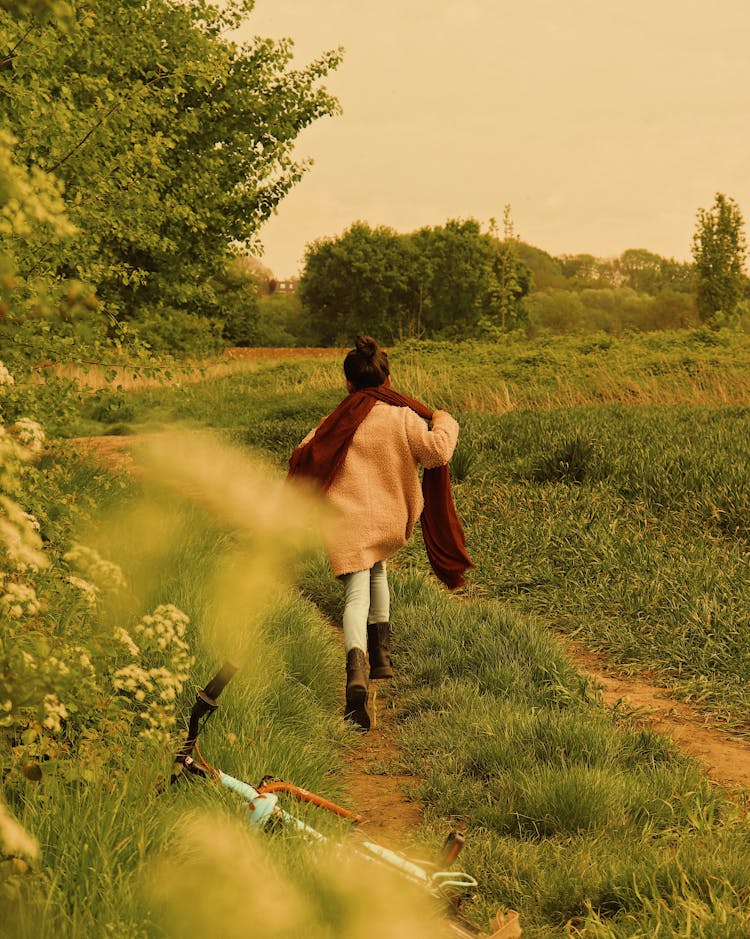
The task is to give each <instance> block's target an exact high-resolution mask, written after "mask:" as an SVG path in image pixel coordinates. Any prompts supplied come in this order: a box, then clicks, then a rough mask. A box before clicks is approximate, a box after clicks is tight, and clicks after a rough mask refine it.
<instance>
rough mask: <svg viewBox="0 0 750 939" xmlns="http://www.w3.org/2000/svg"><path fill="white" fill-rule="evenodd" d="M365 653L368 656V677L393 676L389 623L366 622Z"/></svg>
mask: <svg viewBox="0 0 750 939" xmlns="http://www.w3.org/2000/svg"><path fill="white" fill-rule="evenodd" d="M367 653H368V655H369V656H370V678H393V663H392V662H391V624H390V623H368V625H367Z"/></svg>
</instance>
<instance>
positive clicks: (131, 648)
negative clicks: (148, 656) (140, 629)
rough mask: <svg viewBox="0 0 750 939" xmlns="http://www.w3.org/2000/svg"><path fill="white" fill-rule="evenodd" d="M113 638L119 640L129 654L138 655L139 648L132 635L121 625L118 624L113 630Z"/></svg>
mask: <svg viewBox="0 0 750 939" xmlns="http://www.w3.org/2000/svg"><path fill="white" fill-rule="evenodd" d="M115 639H116V640H117V641H118V642H121V643H122V644H123V645H124V646H125V647H126V648H127V650H128V652H129V653H130V654H131V655H138V654H139V653H140V651H141V650H140V649H139V648H138V646H137V645H136V644H135V643H134V642H133V637H132V636H131V635H130V633H129V632H126V631H125V630H124V629H123V628H122V627H121V626H118V627H117V629H116V630H115Z"/></svg>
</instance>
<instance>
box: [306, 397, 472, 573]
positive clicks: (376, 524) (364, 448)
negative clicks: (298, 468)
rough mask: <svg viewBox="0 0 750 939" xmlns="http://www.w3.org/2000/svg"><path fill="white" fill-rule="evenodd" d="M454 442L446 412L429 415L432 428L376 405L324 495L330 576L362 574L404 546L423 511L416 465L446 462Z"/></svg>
mask: <svg viewBox="0 0 750 939" xmlns="http://www.w3.org/2000/svg"><path fill="white" fill-rule="evenodd" d="M314 433H315V431H314V430H313V431H311V432H310V433H309V434H308V435H307V437H305V439H304V440H303V441H302V443H303V444H304V443H307V441H308V440H310V439H311V438H312V437H313V435H314ZM457 440H458V423H457V422H456V421H455V420H454V419H453V418H452V417H451V415H450V414H448V412H447V411H435V413H434V415H433V418H432V430H430V429H429V428H428V426H427V424H426V423H425V421H423V420H422V418H421V417H419V416H418V415H417V414H415V413H414V411H412V410H411V409H410V408H398V407H393V406H391V405H389V404H384V403H383V402H381V401H378V402H377V403H376V404H375V406H374V407H373V409H372V411H370V413H369V414H368V415H367V417H366V418H365V419H364V420H363V421H362V423H361V424H360V425H359V427H358V428H357V430H356V432H355V434H354V437H353V438H352V442H351V444H350V445H349V450H348V452H347V454H346V459H345V460H344V465H343V467H342V468H341V471H340V472H339V474H338V475H337V477H336V479H335V480H334V481H333V483H332V485H331V486H330V488H329V489H328V492H327V493H326V497H327V501H328V502H329V504H330V505H331V506H332V507H333V509H334V521H333V524H332V526H331V528H330V530H327V531H326V532H325V536H324V537H325V546H326V551H327V553H328V559H329V560H330V562H331V567H332V568H333V573H334V575H335V576H336V577H338V576H340V575H341V574H351V573H352V572H354V571H363V570H367V569H369V568H371V567H372V565H373V564H375V563H376V561H384V560H385V559H386V558H389V557H391V555H393V554H395V553H396V551H398V550H399V548H401V547H403V546H404V545H405V544H406V542H407V541H408V540H409V538H410V537H411V533H412V531H413V530H414V525H415V524H416V522H417V519H418V518H419V516H420V515H421V514H422V509H423V507H424V500H423V499H422V487H421V483H420V478H419V469H418V467H419V465H422V466H425V467H427V468H428V469H429V468H432V467H435V466H442V465H443V464H444V463H447V462H448V460H450V458H451V456H452V455H453V451H454V449H455V447H456V441H457Z"/></svg>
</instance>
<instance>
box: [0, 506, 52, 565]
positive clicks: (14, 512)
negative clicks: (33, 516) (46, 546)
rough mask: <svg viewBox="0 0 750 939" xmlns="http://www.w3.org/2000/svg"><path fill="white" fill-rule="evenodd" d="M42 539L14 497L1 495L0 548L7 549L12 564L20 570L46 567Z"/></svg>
mask: <svg viewBox="0 0 750 939" xmlns="http://www.w3.org/2000/svg"><path fill="white" fill-rule="evenodd" d="M41 547H42V539H41V538H40V537H39V534H38V533H37V532H36V531H34V528H33V527H32V525H31V524H30V522H29V519H28V517H27V513H26V512H24V511H23V510H22V509H21V508H20V506H18V505H17V504H16V503H15V502H14V501H13V500H12V499H9V498H8V497H7V496H0V550H1V549H3V548H4V549H5V553H6V554H7V556H8V561H9V564H10V566H12V567H14V568H15V569H16V570H18V571H25V570H33V571H36V570H39V568H40V567H46V565H47V563H48V562H47V558H46V557H45V556H44V555H43V554H42V552H41V550H40V549H41Z"/></svg>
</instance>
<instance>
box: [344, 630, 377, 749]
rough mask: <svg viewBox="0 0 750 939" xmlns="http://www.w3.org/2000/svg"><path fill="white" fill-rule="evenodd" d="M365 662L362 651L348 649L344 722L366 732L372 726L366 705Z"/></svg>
mask: <svg viewBox="0 0 750 939" xmlns="http://www.w3.org/2000/svg"><path fill="white" fill-rule="evenodd" d="M366 667H367V660H366V658H365V653H364V652H363V651H362V649H357V648H354V649H350V650H349V651H348V652H347V654H346V705H345V707H344V720H347V721H351V722H352V723H354V724H357V725H358V726H359V727H360V729H361V730H364V731H368V730H369V729H370V726H371V724H372V716H371V714H370V711H369V708H368V703H367V677H366V675H365V669H366Z"/></svg>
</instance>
